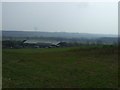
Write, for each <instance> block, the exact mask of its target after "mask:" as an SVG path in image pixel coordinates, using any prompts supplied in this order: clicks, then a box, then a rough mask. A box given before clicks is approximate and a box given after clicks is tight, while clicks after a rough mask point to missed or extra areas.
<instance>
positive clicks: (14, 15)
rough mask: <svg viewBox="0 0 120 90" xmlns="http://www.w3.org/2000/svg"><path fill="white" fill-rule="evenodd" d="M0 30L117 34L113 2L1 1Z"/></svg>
mask: <svg viewBox="0 0 120 90" xmlns="http://www.w3.org/2000/svg"><path fill="white" fill-rule="evenodd" d="M2 16H3V17H2V24H3V25H2V26H3V27H2V29H3V30H25V31H26V30H36V31H45V32H46V31H49V32H79V33H98V34H118V6H117V2H107V3H98V2H96V3H95V2H77V3H73V2H66V3H65V2H63V3H62V2H56V3H55V2H45V3H43V2H38V3H37V2H16V3H15V2H4V3H2Z"/></svg>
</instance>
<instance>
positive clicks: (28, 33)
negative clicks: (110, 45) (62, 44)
mask: <svg viewBox="0 0 120 90" xmlns="http://www.w3.org/2000/svg"><path fill="white" fill-rule="evenodd" d="M2 35H3V38H4V37H57V38H59V37H60V38H61V37H62V38H91V39H92V38H103V37H117V35H109V34H89V33H67V32H35V31H2Z"/></svg>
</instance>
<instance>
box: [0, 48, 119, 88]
mask: <svg viewBox="0 0 120 90" xmlns="http://www.w3.org/2000/svg"><path fill="white" fill-rule="evenodd" d="M2 54H3V61H2V64H3V83H2V84H3V88H59V87H61V88H74V87H77V88H115V87H118V51H117V47H116V46H86V47H85V46H80V47H64V48H47V49H3V52H2Z"/></svg>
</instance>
